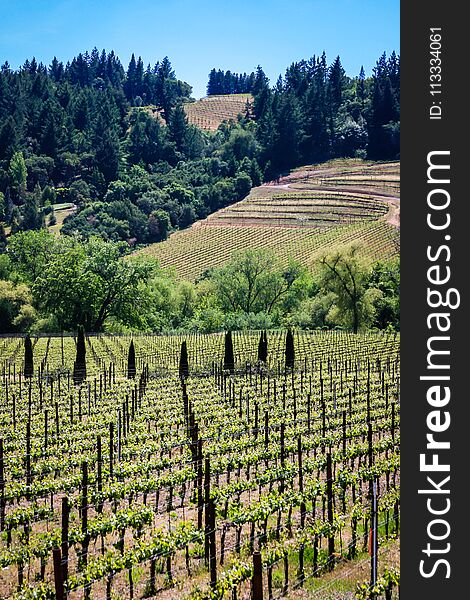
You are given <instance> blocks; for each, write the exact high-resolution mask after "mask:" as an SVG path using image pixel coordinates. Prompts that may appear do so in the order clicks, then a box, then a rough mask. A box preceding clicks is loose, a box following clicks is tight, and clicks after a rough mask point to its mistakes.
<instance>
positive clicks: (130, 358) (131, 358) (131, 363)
mask: <svg viewBox="0 0 470 600" xmlns="http://www.w3.org/2000/svg"><path fill="white" fill-rule="evenodd" d="M136 373H137V370H136V368H135V348H134V340H131V343H130V346H129V352H128V355H127V379H134V377H135V376H136Z"/></svg>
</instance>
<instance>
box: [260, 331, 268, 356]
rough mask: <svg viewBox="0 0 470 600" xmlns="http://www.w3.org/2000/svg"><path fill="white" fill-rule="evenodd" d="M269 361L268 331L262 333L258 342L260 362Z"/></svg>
mask: <svg viewBox="0 0 470 600" xmlns="http://www.w3.org/2000/svg"><path fill="white" fill-rule="evenodd" d="M267 360H268V336H267V333H266V331H262V332H261V334H260V336H259V342H258V362H263V363H265V362H267Z"/></svg>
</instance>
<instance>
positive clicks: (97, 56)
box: [0, 48, 400, 252]
mask: <svg viewBox="0 0 470 600" xmlns="http://www.w3.org/2000/svg"><path fill="white" fill-rule="evenodd" d="M399 69H400V64H399V58H398V57H397V56H396V55H395V54H394V53H392V55H391V56H390V57H389V58H387V57H386V56H385V55H383V56H382V57H380V59H379V60H378V62H377V65H376V68H375V69H374V72H373V74H372V76H371V77H368V78H367V77H366V76H365V74H364V71H363V70H362V71H361V73H360V74H359V76H358V77H356V78H349V77H347V76H346V74H345V72H344V69H343V67H342V66H341V61H340V59H339V57H338V58H336V59H335V60H334V61H333V63H332V64H331V65H329V66H328V64H327V61H326V56H325V55H324V54H323V55H322V56H321V57H313V58H312V59H310V60H307V61H300V62H298V63H294V64H292V65H291V66H290V67H289V68H288V69H287V70H286V73H285V75H284V77H280V78H279V80H278V81H277V82H276V84H275V85H274V86H273V87H272V86H271V85H270V83H269V81H268V79H267V77H266V75H265V74H264V72H263V70H262V69H261V68H260V67H258V69H257V70H256V72H255V73H252V74H250V75H247V76H245V74H243V75H237V74H233V73H230V71H228V72H220V73H223V79H224V81H225V80H227V86H228V87H227V89H226V90H225V91H232V92H235V91H236V82H237V81H238V84H237V85H239V86H242V87H243V86H245V87H244V88H243V89H245V88H246V86H248V87H249V88H250V91H251V93H252V94H253V97H254V100H253V108H252V111H251V114H248V113H247V114H245V115H241V116H240V117H239V119H238V121H237V122H236V123H224V124H222V125H221V126H220V127H219V129H218V131H216V132H203V131H201V130H200V129H198V128H196V127H194V126H192V125H190V124H189V123H188V121H187V118H186V113H185V110H184V107H183V105H184V102H187V101H190V100H191V98H190V94H191V86H190V85H189V84H187V83H185V82H182V81H180V80H178V79H177V77H176V74H175V72H174V70H173V68H172V66H171V63H170V61H169V59H168V58H166V57H165V58H164V59H163V60H162V61H161V62H158V63H156V64H155V65H154V67H150V65H149V66H147V67H146V68H144V64H143V61H142V59H141V58H140V57H139V58H137V59H136V58H135V56H134V55H133V56H132V58H131V60H130V63H129V65H128V67H127V70H125V69H124V67H123V66H122V64H121V63H120V61H119V59H118V57H117V56H116V55H115V54H114V52H110V53H106V52H105V51H102V52H101V53H100V52H98V50H97V49H96V48H95V49H94V50H93V51H92V52H91V53H84V54H79V55H78V56H77V57H76V58H74V59H73V60H72V61H71V62H68V63H67V64H65V65H64V64H63V63H62V62H59V61H58V60H57V59H54V60H53V61H52V63H51V65H50V66H49V67H46V66H45V65H43V64H41V63H39V64H38V63H37V62H36V60H35V59H34V58H33V59H32V60H27V61H26V62H25V64H24V65H23V66H22V67H21V68H20V69H18V70H16V71H15V70H12V69H11V68H10V67H9V65H8V63H5V64H4V65H3V66H2V67H1V69H0V252H2V251H4V250H5V248H6V245H7V235H6V234H7V233H8V234H14V233H16V232H19V231H28V230H40V229H42V228H43V227H44V226H45V225H50V224H53V223H54V222H55V214H54V210H53V208H52V207H53V206H54V205H56V204H58V203H63V202H69V203H71V204H72V205H73V206H74V208H75V210H74V212H73V214H72V215H71V216H70V217H68V219H66V221H65V223H64V225H63V227H62V232H63V233H64V234H70V235H72V234H78V235H80V236H81V237H82V238H83V239H88V238H89V237H91V236H96V235H97V236H100V237H102V238H103V239H105V240H113V241H126V242H127V243H128V244H130V245H135V244H146V243H151V242H155V241H160V240H163V239H165V238H166V236H167V235H168V233H169V232H170V231H171V230H174V229H177V228H182V227H186V226H188V225H190V224H191V223H193V222H194V221H195V220H197V219H200V218H204V217H206V216H207V215H208V214H209V213H211V212H213V211H215V210H217V209H219V208H221V207H223V206H226V205H228V204H231V203H233V202H235V201H237V200H240V199H241V198H243V197H244V196H245V195H246V194H247V193H248V191H249V189H250V188H251V187H252V186H256V185H259V184H260V183H261V182H262V181H263V180H267V179H271V178H274V177H276V176H278V175H279V173H281V172H283V171H285V170H287V169H289V168H291V167H294V166H297V165H300V164H302V163H304V164H305V163H311V162H318V161H323V160H326V159H328V158H332V157H341V156H358V157H368V158H373V159H390V158H396V157H397V156H398V152H399ZM213 72H214V73H215V76H216V77H215V79H217V78H218V77H219V71H215V70H214V71H213ZM227 74H228V76H227ZM239 89H241V88H239Z"/></svg>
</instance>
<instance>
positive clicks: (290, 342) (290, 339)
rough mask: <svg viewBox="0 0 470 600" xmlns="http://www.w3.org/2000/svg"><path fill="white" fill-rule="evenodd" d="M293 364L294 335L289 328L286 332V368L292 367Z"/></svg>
mask: <svg viewBox="0 0 470 600" xmlns="http://www.w3.org/2000/svg"><path fill="white" fill-rule="evenodd" d="M294 364H295V350H294V336H293V335H292V331H291V330H290V329H288V330H287V334H286V369H293V368H294Z"/></svg>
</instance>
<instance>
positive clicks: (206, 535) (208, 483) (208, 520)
mask: <svg viewBox="0 0 470 600" xmlns="http://www.w3.org/2000/svg"><path fill="white" fill-rule="evenodd" d="M210 486H211V467H210V461H209V459H208V458H206V459H205V461H204V507H205V516H206V522H205V532H204V559H205V562H206V566H207V565H208V564H209V535H210V528H211V515H210V509H209V500H210V491H211V488H210Z"/></svg>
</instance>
